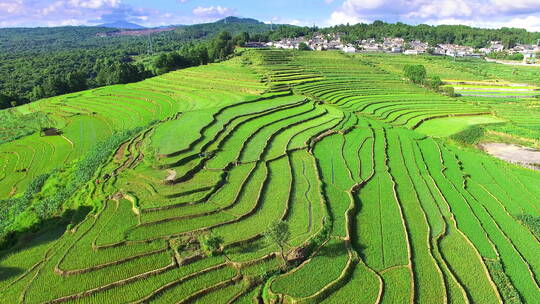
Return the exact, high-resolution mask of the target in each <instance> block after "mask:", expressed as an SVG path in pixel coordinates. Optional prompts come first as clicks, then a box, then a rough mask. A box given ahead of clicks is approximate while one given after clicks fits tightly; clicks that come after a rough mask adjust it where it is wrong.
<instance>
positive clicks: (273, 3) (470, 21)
mask: <svg viewBox="0 0 540 304" xmlns="http://www.w3.org/2000/svg"><path fill="white" fill-rule="evenodd" d="M227 16H238V17H249V18H255V19H258V20H260V21H263V22H267V23H270V22H273V23H276V24H277V23H287V24H294V25H308V26H312V25H314V24H315V25H317V26H320V27H326V26H331V25H337V24H346V23H350V24H355V23H359V22H364V23H370V22H372V21H374V20H382V21H385V22H398V21H399V22H403V23H407V24H420V23H426V24H431V25H439V24H465V25H470V26H478V27H485V28H499V27H503V26H506V27H520V28H526V29H528V30H530V31H540V0H393V1H391V0H0V27H36V26H62V25H97V24H102V23H108V22H113V21H120V20H122V21H129V22H134V23H137V24H140V25H143V26H149V27H151V26H163V25H171V24H195V23H204V22H213V21H215V20H218V19H221V18H224V17H227Z"/></svg>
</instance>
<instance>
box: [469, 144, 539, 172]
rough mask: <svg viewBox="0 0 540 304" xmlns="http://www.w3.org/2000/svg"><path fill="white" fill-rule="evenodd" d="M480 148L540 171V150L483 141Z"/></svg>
mask: <svg viewBox="0 0 540 304" xmlns="http://www.w3.org/2000/svg"><path fill="white" fill-rule="evenodd" d="M480 148H481V149H482V150H484V151H485V152H487V153H489V154H491V155H492V156H495V157H497V158H499V159H502V160H504V161H507V162H510V163H514V164H518V165H520V166H523V167H526V168H530V169H534V170H539V171H540V151H538V150H534V149H531V148H527V147H522V146H518V145H513V144H504V143H483V144H480Z"/></svg>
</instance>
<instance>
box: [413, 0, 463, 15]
mask: <svg viewBox="0 0 540 304" xmlns="http://www.w3.org/2000/svg"><path fill="white" fill-rule="evenodd" d="M472 14H473V9H472V8H471V5H470V4H469V3H468V2H467V1H464V0H440V1H433V2H431V3H425V4H421V5H419V6H418V7H417V8H416V10H415V11H412V12H410V13H408V14H406V16H407V17H412V18H414V17H420V18H429V17H434V16H437V17H442V18H447V17H455V16H471V15H472Z"/></svg>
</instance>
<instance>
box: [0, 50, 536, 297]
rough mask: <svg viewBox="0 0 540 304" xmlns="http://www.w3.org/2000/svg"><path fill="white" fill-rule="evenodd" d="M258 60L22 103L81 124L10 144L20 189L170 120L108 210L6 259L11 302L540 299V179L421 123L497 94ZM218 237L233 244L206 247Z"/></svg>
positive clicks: (140, 149)
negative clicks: (99, 145) (286, 233)
mask: <svg viewBox="0 0 540 304" xmlns="http://www.w3.org/2000/svg"><path fill="white" fill-rule="evenodd" d="M242 56H244V57H248V59H249V61H251V62H253V64H251V65H248V66H243V65H242V64H241V62H242V60H241V59H242V58H235V59H232V60H230V61H227V62H224V63H220V64H213V65H209V66H205V67H199V68H192V69H187V70H182V71H178V72H173V73H170V74H166V75H163V76H161V77H157V78H153V79H149V80H147V81H144V82H141V83H137V84H131V85H126V86H114V87H107V88H103V89H99V90H94V91H89V92H84V93H80V94H73V95H71V96H61V97H57V98H53V99H50V100H43V101H40V102H37V103H34V104H31V105H29V106H27V108H25V109H21V110H23V111H35V110H42V111H45V112H47V113H50V115H51V116H52V117H53V118H54V119H55V120H56V121H57V122H58V126H59V127H60V128H62V129H63V130H64V135H63V136H62V137H39V136H38V135H33V136H30V137H25V138H23V139H20V140H17V141H14V142H11V143H9V144H6V145H1V146H0V152H2V155H6V156H8V157H6V158H4V157H3V158H2V160H3V165H2V166H3V167H2V168H3V172H4V175H3V176H5V178H3V179H0V189H2V190H1V191H2V192H0V197H6V196H9V195H12V196H13V195H17V193H20V192H21V191H23V189H25V185H27V184H28V183H29V181H30V178H31V177H32V176H36V175H39V174H41V173H46V172H48V170H51V169H53V168H56V167H59V166H61V165H62V164H64V163H67V162H70V161H72V160H74V159H76V158H78V157H81V155H83V154H84V153H85V151H88V150H89V149H90V148H91V147H92V145H93V144H94V143H95V142H96V141H99V140H100V139H103V138H106V137H107V136H110V134H113V133H112V132H114V131H115V130H122V129H129V128H132V127H134V126H142V125H147V124H148V123H150V122H152V121H154V122H153V123H151V124H150V125H149V126H148V127H147V129H145V130H143V131H141V132H139V133H138V134H137V135H136V136H135V137H134V138H132V139H130V140H129V141H127V142H125V143H123V144H122V145H120V147H118V150H117V151H116V153H115V154H114V155H113V156H111V158H110V161H109V162H108V163H107V164H106V165H105V166H103V167H102V168H101V169H100V172H99V179H100V181H99V183H96V182H95V181H94V182H93V183H92V187H93V189H94V190H93V191H84V189H82V190H81V194H80V196H83V195H84V196H85V197H76V198H73V199H77V200H86V201H89V202H91V204H92V205H91V206H93V211H92V212H91V213H90V214H89V215H88V216H87V217H86V218H85V219H84V220H83V221H81V222H80V223H78V224H77V225H76V226H73V227H70V229H68V230H67V231H65V232H64V231H63V230H62V229H52V230H47V231H44V232H42V233H41V234H38V235H37V236H36V237H35V238H33V239H30V240H28V241H27V242H26V243H23V244H20V245H18V246H16V247H15V248H13V249H10V250H8V251H5V252H1V253H0V271H1V272H0V273H2V274H1V275H0V299H1V301H0V302H2V303H18V302H21V303H63V302H69V303H148V302H151V303H261V301H263V302H265V303H276V302H277V303H430V304H431V303H498V302H506V303H535V302H536V301H537V299H538V291H539V286H538V284H539V278H540V258H539V255H538V253H539V252H540V243H539V236H538V235H537V234H535V232H534V230H533V228H532V227H531V226H529V225H527V224H526V223H525V222H523V221H521V220H520V219H521V218H523V216H524V215H527V216H532V217H535V218H538V216H540V187H539V186H538V185H539V184H540V175H539V172H535V171H532V170H528V169H524V168H520V167H517V166H514V165H512V164H508V163H505V162H502V161H500V160H497V159H495V158H493V157H490V156H488V155H486V154H484V153H482V152H480V151H477V150H475V149H472V148H467V147H463V146H459V145H457V144H455V143H452V142H451V141H446V140H443V139H440V138H436V137H435V136H433V137H432V136H426V135H425V134H422V133H420V132H417V131H415V129H417V128H419V127H420V128H422V125H423V124H424V123H429V122H433V121H437V119H452V118H455V117H466V118H473V117H476V118H478V117H486V115H489V117H495V116H492V115H494V113H493V109H492V108H491V104H489V103H487V102H472V101H470V100H468V99H455V98H450V97H446V96H442V95H439V94H436V93H434V92H431V91H428V90H426V89H423V88H421V87H418V86H415V85H412V84H410V83H408V82H406V81H404V80H403V79H401V77H400V75H398V74H397V73H394V72H392V71H389V70H387V69H384V68H382V67H381V66H378V65H376V64H373V63H370V62H368V61H365V60H362V59H361V58H360V59H358V58H351V57H348V56H345V55H343V54H340V53H337V52H292V51H278V50H256V51H255V50H253V51H248V52H245V53H244V54H243V55H242ZM506 119H507V120H512V118H510V117H509V118H506ZM471 120H472V119H471ZM446 123H448V122H446ZM450 123H452V122H450ZM460 123H462V124H468V123H464V122H462V121H461V122H460ZM441 127H444V124H443V125H442V126H441ZM432 128H433V129H438V128H439V127H433V126H432ZM419 130H420V129H419ZM429 135H433V134H429ZM0 164H2V162H0ZM21 168H27V170H25V171H20V169H21ZM0 176H2V175H0ZM105 177H107V178H105ZM275 220H282V221H285V222H286V223H288V226H289V230H290V238H289V240H288V242H287V246H286V259H287V260H284V259H283V258H282V257H281V255H280V254H279V248H278V247H277V245H275V244H272V243H269V242H267V241H266V240H265V238H264V237H263V233H264V231H265V230H266V229H267V227H268V225H269V224H270V223H272V222H273V221H275ZM209 233H212V234H214V235H219V236H221V237H222V238H223V240H224V243H223V245H222V253H221V254H218V255H215V256H207V255H205V254H204V253H203V252H202V250H201V248H200V242H199V237H200V236H202V235H207V234H209ZM178 244H180V246H179V245H178ZM299 249H303V250H301V251H303V252H305V255H304V256H302V257H301V258H300V259H299V260H296V261H295V262H289V261H288V258H289V257H291V254H290V253H292V252H296V251H298V250H299Z"/></svg>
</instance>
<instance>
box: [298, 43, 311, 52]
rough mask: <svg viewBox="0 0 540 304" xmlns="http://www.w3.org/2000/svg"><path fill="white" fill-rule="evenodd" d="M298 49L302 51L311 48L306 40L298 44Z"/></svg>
mask: <svg viewBox="0 0 540 304" xmlns="http://www.w3.org/2000/svg"><path fill="white" fill-rule="evenodd" d="M298 49H299V50H300V51H310V50H311V48H309V45H307V44H306V43H305V42H300V44H299V45H298Z"/></svg>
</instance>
